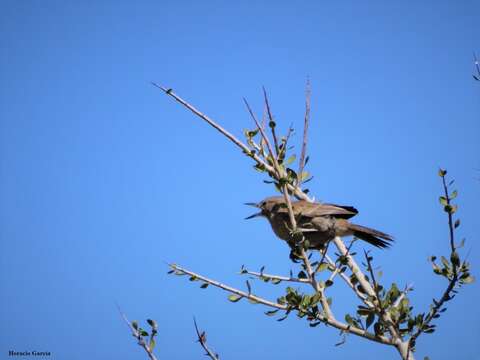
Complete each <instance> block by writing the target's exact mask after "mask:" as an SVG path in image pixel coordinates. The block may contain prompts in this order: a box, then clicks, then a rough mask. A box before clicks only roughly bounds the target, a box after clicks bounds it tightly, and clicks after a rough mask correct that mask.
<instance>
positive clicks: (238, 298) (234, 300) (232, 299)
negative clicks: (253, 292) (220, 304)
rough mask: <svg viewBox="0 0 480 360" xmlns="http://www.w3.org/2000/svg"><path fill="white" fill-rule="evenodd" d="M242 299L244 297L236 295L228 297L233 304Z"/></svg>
mask: <svg viewBox="0 0 480 360" xmlns="http://www.w3.org/2000/svg"><path fill="white" fill-rule="evenodd" d="M241 298H242V296H239V295H235V294H231V295H228V300H230V301H231V302H237V301H240V299H241Z"/></svg>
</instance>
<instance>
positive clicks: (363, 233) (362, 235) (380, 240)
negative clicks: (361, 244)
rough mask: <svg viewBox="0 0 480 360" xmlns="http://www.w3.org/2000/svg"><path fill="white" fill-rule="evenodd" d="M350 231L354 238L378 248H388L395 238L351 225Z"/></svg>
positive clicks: (364, 227)
mask: <svg viewBox="0 0 480 360" xmlns="http://www.w3.org/2000/svg"><path fill="white" fill-rule="evenodd" d="M349 230H351V231H352V233H353V236H355V237H357V238H359V239H362V240H364V241H366V242H368V243H370V244H372V245H373V246H376V247H378V248H382V249H383V248H388V247H389V246H390V245H391V242H392V241H393V237H392V236H390V235H388V234H385V233H383V232H381V231H378V230H375V229H371V228H368V227H366V226H361V225H357V224H352V223H350V225H349Z"/></svg>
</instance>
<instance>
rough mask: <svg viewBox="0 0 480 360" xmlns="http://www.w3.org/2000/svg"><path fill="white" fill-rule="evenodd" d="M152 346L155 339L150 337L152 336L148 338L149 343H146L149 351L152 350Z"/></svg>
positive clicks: (153, 346)
mask: <svg viewBox="0 0 480 360" xmlns="http://www.w3.org/2000/svg"><path fill="white" fill-rule="evenodd" d="M154 348H155V339H154V338H153V337H152V338H151V339H150V343H149V344H148V349H149V350H150V351H153V349H154Z"/></svg>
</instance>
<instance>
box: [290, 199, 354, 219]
mask: <svg viewBox="0 0 480 360" xmlns="http://www.w3.org/2000/svg"><path fill="white" fill-rule="evenodd" d="M305 202H306V201H304V200H300V201H297V202H295V203H294V207H295V208H296V210H297V209H298V208H301V209H302V211H301V214H302V216H306V217H310V218H314V217H318V216H328V215H330V216H333V217H336V218H342V219H350V218H351V217H353V216H355V215H357V213H358V211H357V209H355V208H354V207H353V206H341V205H335V204H319V203H314V204H309V205H310V206H302V205H303V204H302V203H305ZM295 212H296V211H295Z"/></svg>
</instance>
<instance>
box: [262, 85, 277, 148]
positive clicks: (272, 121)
mask: <svg viewBox="0 0 480 360" xmlns="http://www.w3.org/2000/svg"><path fill="white" fill-rule="evenodd" d="M262 89H263V98H264V99H265V105H266V107H267V114H268V119H269V120H270V122H271V125H270V128H271V129H272V137H273V144H274V145H275V153H276V154H278V151H279V149H278V139H277V136H276V135H275V132H274V131H273V129H274V128H275V126H274V125H273V123H274V122H275V121H274V120H273V116H272V112H271V111H270V104H269V103H268V96H267V91H266V90H265V87H262Z"/></svg>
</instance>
